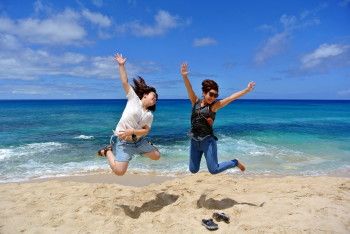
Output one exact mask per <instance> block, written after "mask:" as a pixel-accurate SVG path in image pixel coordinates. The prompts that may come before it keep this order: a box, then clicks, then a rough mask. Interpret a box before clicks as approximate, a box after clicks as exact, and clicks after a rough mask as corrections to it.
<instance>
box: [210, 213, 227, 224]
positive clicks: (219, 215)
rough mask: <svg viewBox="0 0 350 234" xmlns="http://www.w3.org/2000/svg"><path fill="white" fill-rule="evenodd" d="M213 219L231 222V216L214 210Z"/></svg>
mask: <svg viewBox="0 0 350 234" xmlns="http://www.w3.org/2000/svg"><path fill="white" fill-rule="evenodd" d="M213 219H215V221H217V222H220V221H224V222H225V223H230V216H228V215H227V214H225V213H224V212H214V214H213Z"/></svg>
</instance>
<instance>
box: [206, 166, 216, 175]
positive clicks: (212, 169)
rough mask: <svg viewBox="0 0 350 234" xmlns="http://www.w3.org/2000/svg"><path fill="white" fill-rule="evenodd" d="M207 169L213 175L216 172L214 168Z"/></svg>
mask: <svg viewBox="0 0 350 234" xmlns="http://www.w3.org/2000/svg"><path fill="white" fill-rule="evenodd" d="M208 171H209V173H210V174H212V175H215V174H217V173H218V170H217V169H216V168H208Z"/></svg>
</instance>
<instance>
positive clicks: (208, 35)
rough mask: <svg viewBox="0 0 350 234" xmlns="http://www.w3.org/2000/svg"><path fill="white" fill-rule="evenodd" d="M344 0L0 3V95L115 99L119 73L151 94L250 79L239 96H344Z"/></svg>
mask: <svg viewBox="0 0 350 234" xmlns="http://www.w3.org/2000/svg"><path fill="white" fill-rule="evenodd" d="M349 25H350V0H332V1H312V0H311V1H285V0H283V1H272V0H271V1H247V0H245V1H216V2H213V1H182V0H178V1H161V0H158V1H141V0H128V1H127V0H126V1H112V0H86V1H83V0H72V1H21V0H2V1H0V99H78V98H84V99H85V98H91V99H94V98H98V99H99V98H108V99H115V98H124V93H123V90H122V88H121V85H120V82H119V78H118V70H117V66H116V64H115V62H114V60H113V55H114V54H115V53H116V52H120V53H122V54H123V55H124V56H125V57H127V59H128V60H127V71H128V74H129V78H132V77H134V76H135V75H140V76H143V77H144V78H145V79H146V81H147V82H148V83H149V84H150V85H153V86H155V87H156V88H157V90H158V93H159V96H160V98H163V99H164V98H186V97H187V95H186V91H185V88H184V85H183V83H182V78H181V76H180V74H179V69H180V64H181V62H182V61H186V62H188V63H189V68H190V80H191V82H192V85H193V87H194V89H195V92H196V93H197V94H198V95H201V91H200V84H201V81H202V80H203V79H214V80H216V81H217V83H218V84H219V87H220V97H225V96H227V95H229V94H231V93H233V92H236V91H238V90H241V89H244V88H245V87H246V85H247V83H248V82H249V81H255V82H256V83H257V85H256V88H255V90H254V92H252V93H250V94H248V95H247V96H246V97H245V98H249V99H265V98H266V99H350V26H349Z"/></svg>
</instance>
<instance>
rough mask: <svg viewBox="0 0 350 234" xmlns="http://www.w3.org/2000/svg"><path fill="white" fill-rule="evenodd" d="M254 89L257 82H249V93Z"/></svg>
mask: <svg viewBox="0 0 350 234" xmlns="http://www.w3.org/2000/svg"><path fill="white" fill-rule="evenodd" d="M254 87H255V82H254V81H251V82H249V84H248V87H247V90H248V92H250V91H252V90H253V89H254Z"/></svg>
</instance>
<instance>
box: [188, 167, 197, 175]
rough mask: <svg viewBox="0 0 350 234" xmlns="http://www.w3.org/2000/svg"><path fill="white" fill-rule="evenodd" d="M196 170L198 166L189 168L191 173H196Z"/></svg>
mask: <svg viewBox="0 0 350 234" xmlns="http://www.w3.org/2000/svg"><path fill="white" fill-rule="evenodd" d="M198 171H199V168H198V169H197V168H190V172H191V173H192V174H196V173H197V172H198Z"/></svg>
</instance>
